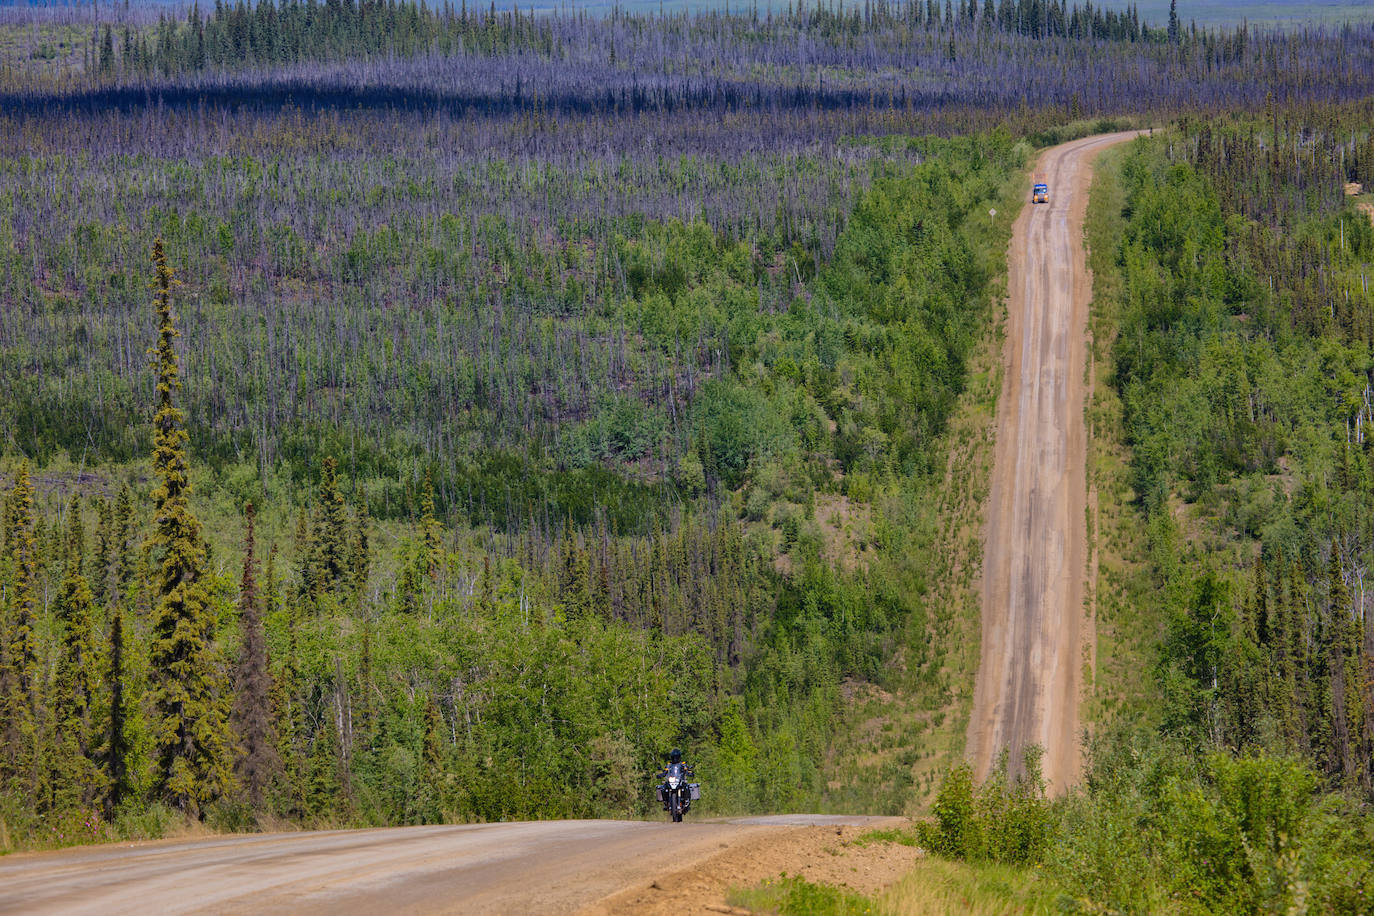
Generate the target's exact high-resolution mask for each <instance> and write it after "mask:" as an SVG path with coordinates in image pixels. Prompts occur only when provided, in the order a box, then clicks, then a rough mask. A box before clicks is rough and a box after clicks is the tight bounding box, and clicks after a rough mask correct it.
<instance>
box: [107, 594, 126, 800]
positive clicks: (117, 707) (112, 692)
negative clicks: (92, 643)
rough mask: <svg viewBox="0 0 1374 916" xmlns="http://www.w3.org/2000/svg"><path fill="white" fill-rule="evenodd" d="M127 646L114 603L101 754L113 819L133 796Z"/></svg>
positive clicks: (119, 608)
mask: <svg viewBox="0 0 1374 916" xmlns="http://www.w3.org/2000/svg"><path fill="white" fill-rule="evenodd" d="M126 653H127V646H126V642H125V637H124V609H123V607H122V606H121V605H119V604H116V605H115V609H114V616H113V617H112V618H111V620H110V656H109V660H110V664H109V668H108V671H109V673H108V675H107V677H106V685H107V687H108V696H109V704H110V705H109V709H108V715H107V717H106V722H107V730H106V734H105V747H104V752H103V753H102V754H101V758H102V762H103V763H104V767H105V784H106V786H107V787H108V788H107V790H106V793H105V814H106V817H114V815H115V812H116V811H118V809H119V806H120V804H122V803H123V802H124V800H125V799H127V798H129V797H131V796H132V795H133V784H132V781H131V779H130V772H129V757H130V756H131V754H132V751H133V747H132V744H133V742H132V741H131V739H130V735H129V710H128V708H127V707H128V703H129V699H130V698H129V696H128V695H127V691H126V681H127V679H128V661H127V659H126Z"/></svg>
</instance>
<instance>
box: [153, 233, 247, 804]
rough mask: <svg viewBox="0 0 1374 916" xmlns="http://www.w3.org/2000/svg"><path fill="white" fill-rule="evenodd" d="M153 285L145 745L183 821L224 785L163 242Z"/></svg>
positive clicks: (223, 738) (161, 791)
mask: <svg viewBox="0 0 1374 916" xmlns="http://www.w3.org/2000/svg"><path fill="white" fill-rule="evenodd" d="M153 261H154V263H155V265H156V270H157V279H156V281H155V283H154V290H155V295H154V299H153V304H154V306H155V308H156V311H157V321H158V344H157V350H156V351H155V352H156V362H157V366H156V368H157V413H156V415H155V416H154V418H153V470H154V472H155V473H156V474H157V477H158V480H159V484H158V486H157V489H155V490H154V491H153V501H154V504H155V511H154V517H153V525H154V533H153V536H152V538H151V541H150V547H151V548H152V551H153V554H154V561H155V562H156V564H157V572H156V578H155V581H154V600H155V602H156V604H155V606H154V609H153V632H152V645H151V647H150V648H151V651H150V654H149V662H150V669H151V672H152V676H153V684H152V694H153V697H152V707H153V716H154V718H153V744H154V755H155V758H154V759H155V762H156V765H157V772H156V776H155V780H154V789H155V791H156V793H157V794H158V795H159V796H160V797H161V798H162V799H163V800H164V801H166V802H167V803H168V804H170V805H172V806H173V807H175V808H177V809H178V810H180V811H182V812H183V813H184V814H185V815H186V816H187V817H201V816H203V811H204V805H205V804H206V803H207V802H210V801H213V800H214V799H216V798H218V797H220V796H221V795H223V794H224V793H225V792H226V791H227V790H228V789H229V787H230V784H231V782H232V775H231V772H230V763H229V761H230V754H229V729H228V723H227V722H226V718H227V717H226V715H225V708H224V705H225V704H224V701H225V699H226V691H225V689H224V683H223V682H224V676H223V672H222V671H221V669H220V660H219V659H218V658H217V656H216V652H215V644H214V632H213V630H214V615H213V614H212V613H211V611H210V608H209V595H208V593H207V590H206V587H205V582H204V570H203V568H202V567H203V564H204V560H205V547H204V544H203V543H202V540H201V534H200V522H199V521H198V520H197V519H196V517H195V515H194V514H193V513H192V512H191V506H190V503H189V500H188V497H189V493H190V489H191V481H190V475H189V464H188V460H187V456H186V443H187V435H186V424H185V419H184V417H183V415H182V412H181V410H180V409H179V408H178V407H177V406H176V405H175V403H174V401H173V396H174V395H175V393H176V392H177V390H178V389H180V387H181V381H180V379H179V378H178V374H179V369H178V364H177V355H176V349H175V346H174V341H175V339H176V337H177V333H178V332H177V330H176V326H175V324H174V322H173V319H172V284H173V280H172V268H171V267H170V266H169V265H168V264H167V258H166V255H165V254H164V252H163V249H162V239H158V240H157V241H156V242H155V243H154V244H153Z"/></svg>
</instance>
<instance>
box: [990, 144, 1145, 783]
mask: <svg viewBox="0 0 1374 916" xmlns="http://www.w3.org/2000/svg"><path fill="white" fill-rule="evenodd" d="M1134 136H1136V134H1135V132H1128V133H1117V134H1105V135H1101V136H1096V137H1089V138H1086V139H1083V140H1076V141H1074V142H1072V143H1065V144H1063V145H1062V146H1056V147H1054V148H1052V149H1049V150H1046V151H1045V152H1044V153H1043V154H1042V155H1041V157H1040V161H1039V162H1038V163H1037V164H1036V167H1035V169H1034V173H1035V174H1037V175H1044V176H1046V177H1045V180H1046V181H1047V183H1048V184H1049V188H1050V201H1049V203H1048V204H1030V203H1027V204H1026V205H1025V207H1024V208H1022V211H1021V215H1020V216H1019V217H1018V218H1017V221H1016V223H1015V226H1014V227H1013V231H1012V240H1011V246H1010V249H1009V251H1008V283H1007V289H1008V293H1009V295H1008V302H1007V326H1006V345H1005V352H1004V362H1005V367H1006V373H1005V376H1004V378H1003V382H1002V395H1001V399H1000V400H999V401H998V405H997V449H996V458H995V463H994V465H993V472H992V487H991V494H990V500H989V505H988V509H987V512H988V514H987V528H986V536H985V546H984V553H983V556H984V566H983V620H982V659H981V663H980V666H979V670H978V682H977V687H976V689H975V692H974V702H973V714H972V716H971V718H970V719H969V729H968V743H967V748H968V756H969V759H970V760H971V761H972V762H973V764H974V768H975V770H976V772H977V775H978V777H979V778H982V777H984V776H986V775H987V773H988V771H989V770H990V769H991V768H992V766H993V764H994V763H995V762H996V760H997V756H998V755H999V754H1000V753H1001V751H1002V750H1003V749H1004V748H1005V749H1006V750H1008V751H1009V753H1010V757H1011V760H1012V762H1013V765H1015V764H1016V763H1017V762H1019V760H1020V758H1021V753H1022V751H1023V749H1024V748H1026V747H1028V746H1030V745H1034V744H1038V745H1040V746H1041V747H1043V748H1044V751H1045V756H1044V759H1043V766H1044V774H1045V777H1046V779H1047V781H1048V782H1049V784H1050V788H1051V791H1053V792H1062V791H1064V790H1065V789H1066V788H1067V787H1068V786H1069V785H1071V784H1072V783H1073V782H1074V781H1075V780H1076V779H1077V776H1078V772H1079V765H1080V761H1079V742H1078V700H1079V693H1080V690H1081V688H1082V679H1083V678H1082V671H1083V659H1084V657H1085V649H1087V648H1090V643H1091V640H1092V639H1093V635H1092V633H1091V630H1090V628H1089V627H1088V626H1087V625H1086V622H1085V615H1084V610H1083V594H1084V592H1083V580H1084V575H1085V572H1086V562H1085V554H1086V549H1087V529H1086V522H1085V504H1086V498H1087V485H1086V477H1085V473H1086V472H1085V464H1086V446H1085V437H1084V428H1083V408H1084V392H1085V388H1086V385H1085V369H1086V365H1087V321H1088V302H1089V300H1090V299H1091V296H1092V278H1091V276H1090V275H1089V273H1088V269H1087V263H1086V257H1085V254H1084V249H1083V219H1084V216H1085V215H1086V212H1087V200H1088V188H1089V186H1090V184H1091V183H1092V163H1093V160H1094V159H1095V158H1096V157H1097V154H1098V153H1100V152H1101V151H1102V150H1104V149H1106V148H1107V147H1109V146H1112V145H1114V144H1117V143H1122V142H1124V141H1126V140H1129V139H1131V138H1132V137H1134ZM1027 191H1029V188H1028V189H1027Z"/></svg>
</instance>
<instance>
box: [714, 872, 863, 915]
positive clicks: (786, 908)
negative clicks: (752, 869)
mask: <svg viewBox="0 0 1374 916" xmlns="http://www.w3.org/2000/svg"><path fill="white" fill-rule="evenodd" d="M726 899H727V900H728V901H729V903H730V905H731V906H742V907H745V908H747V909H750V910H753V911H754V912H755V913H776V914H777V916H867V914H872V913H878V912H881V910H879V909H878V908H877V904H875V903H874V901H872V900H870V899H868V898H867V897H864V896H862V895H860V894H855V893H853V892H851V891H846V890H843V889H841V888H838V887H832V886H831V885H829V884H812V883H811V882H810V881H806V880H804V879H802V878H798V877H796V876H795V875H794V876H792V877H788V876H787V874H786V873H784V874H783V875H781V876H779V877H777V878H771V879H769V880H767V881H764V882H763V883H762V884H760V885H759V886H758V887H753V888H734V889H732V890H731V891H730V893H729V895H728V896H727V898H726Z"/></svg>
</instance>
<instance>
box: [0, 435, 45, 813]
mask: <svg viewBox="0 0 1374 916" xmlns="http://www.w3.org/2000/svg"><path fill="white" fill-rule="evenodd" d="M6 515H7V516H8V517H9V518H8V524H7V526H6V527H7V529H8V530H7V533H6V537H5V541H6V543H7V544H8V546H9V557H8V559H9V562H10V575H11V577H12V580H13V582H12V587H11V589H10V594H9V596H8V601H7V602H6V605H7V607H6V608H5V611H6V613H5V616H4V627H3V629H2V630H0V788H12V789H14V790H16V791H17V792H18V793H19V794H20V795H21V797H25V798H27V799H28V800H29V801H30V803H32V802H34V801H36V798H35V796H36V793H37V790H38V779H37V772H36V767H37V764H38V754H37V746H36V744H37V739H38V733H37V709H36V706H37V697H36V691H37V688H38V655H37V651H36V648H35V646H34V635H33V625H34V620H35V618H36V616H37V613H38V598H37V579H38V572H37V571H38V556H37V553H38V540H37V538H36V536H35V531H34V524H33V485H32V484H31V483H30V481H29V465H28V462H24V463H22V464H20V466H19V471H18V473H17V474H16V475H15V479H14V489H13V490H12V491H11V493H10V498H9V508H8V511H7V512H6Z"/></svg>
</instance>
